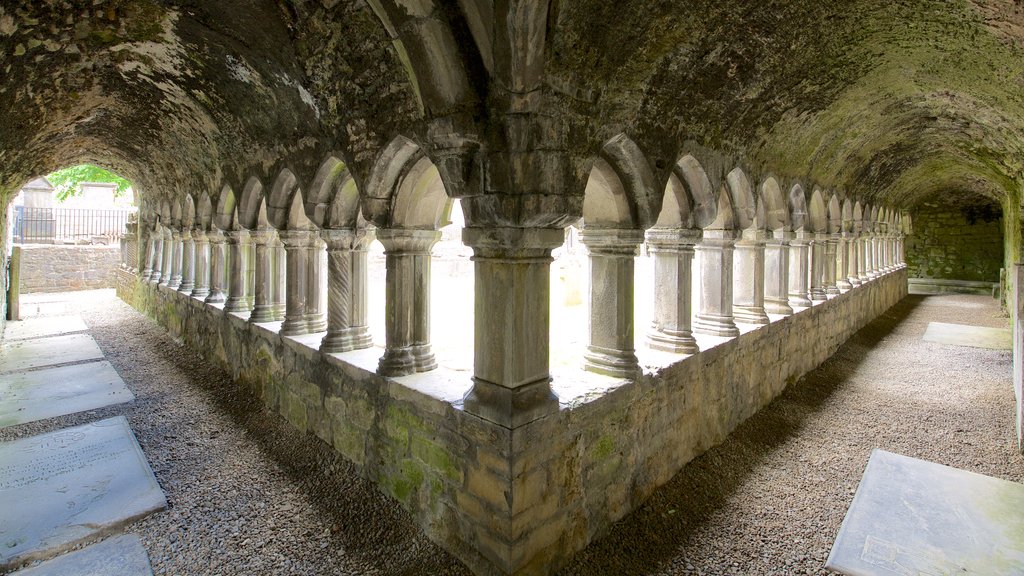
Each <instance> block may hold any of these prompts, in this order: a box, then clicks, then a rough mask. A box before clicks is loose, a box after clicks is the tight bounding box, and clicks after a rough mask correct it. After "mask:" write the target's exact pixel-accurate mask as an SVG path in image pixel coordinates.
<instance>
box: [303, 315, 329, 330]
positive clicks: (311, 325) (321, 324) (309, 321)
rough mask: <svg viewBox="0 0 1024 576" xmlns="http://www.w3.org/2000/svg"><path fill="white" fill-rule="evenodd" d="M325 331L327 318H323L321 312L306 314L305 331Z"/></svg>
mask: <svg viewBox="0 0 1024 576" xmlns="http://www.w3.org/2000/svg"><path fill="white" fill-rule="evenodd" d="M326 331H327V319H326V318H324V315H323V314H314V315H312V316H306V333H307V334H316V333H317V332H326Z"/></svg>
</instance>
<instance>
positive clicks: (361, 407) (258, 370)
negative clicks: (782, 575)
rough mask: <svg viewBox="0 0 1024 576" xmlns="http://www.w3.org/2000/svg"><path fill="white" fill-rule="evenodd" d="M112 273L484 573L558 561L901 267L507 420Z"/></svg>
mask: <svg viewBox="0 0 1024 576" xmlns="http://www.w3.org/2000/svg"><path fill="white" fill-rule="evenodd" d="M117 277H118V294H119V296H120V297H121V298H122V299H123V300H125V301H126V302H128V303H129V304H131V305H132V306H134V307H135V308H137V309H138V310H140V311H142V312H143V313H145V314H147V315H149V316H151V317H153V318H154V319H155V320H156V321H157V322H158V323H160V324H161V325H163V326H164V327H166V328H167V329H168V331H169V332H170V334H171V335H172V336H174V337H175V338H178V339H180V340H181V341H182V342H183V343H184V344H185V345H187V346H189V347H191V348H193V349H195V350H197V351H199V352H200V353H201V354H203V355H204V356H205V358H206V359H207V360H209V361H211V362H213V363H214V364H217V365H219V366H221V367H223V368H224V369H225V370H227V371H229V372H230V373H231V374H232V376H233V377H234V378H235V379H236V380H237V381H238V383H239V385H240V386H241V387H242V388H244V389H246V390H248V391H249V392H250V393H253V394H256V395H257V396H259V397H260V398H261V399H262V401H263V402H264V403H265V404H266V405H267V406H268V407H269V408H270V409H272V410H275V411H276V412H278V413H279V414H281V415H282V416H283V417H285V418H286V419H287V420H288V421H289V422H290V423H291V424H292V425H293V426H295V427H296V428H297V429H299V430H301V431H304V432H309V433H311V434H313V435H315V436H316V437H317V438H319V439H321V440H323V441H324V442H327V443H328V444H330V445H332V446H333V447H334V448H335V449H336V450H338V451H339V452H340V453H341V454H343V455H344V456H345V457H346V458H348V459H350V460H351V461H352V462H354V463H355V464H356V465H357V466H358V467H359V468H360V470H361V472H362V473H363V474H364V475H365V476H366V477H367V478H369V479H370V480H372V481H374V482H376V483H377V484H378V485H379V486H380V488H381V489H382V490H383V491H384V492H385V493H386V494H388V495H390V496H392V497H394V498H396V499H397V500H398V501H400V502H401V503H402V504H403V505H404V506H405V507H406V508H407V509H408V510H409V511H410V512H411V514H412V516H413V517H414V518H416V520H417V521H418V522H419V524H420V525H421V526H422V527H423V529H424V530H425V531H426V532H427V534H428V535H429V536H430V537H431V538H432V539H433V540H434V541H436V542H438V543H439V544H441V545H442V546H444V547H445V548H446V549H448V550H449V551H451V552H452V553H453V554H455V555H456V556H457V557H458V558H459V559H461V560H462V561H463V562H465V563H466V564H467V565H468V566H469V567H470V568H471V569H473V570H474V571H475V572H476V573H478V574H550V573H552V572H554V571H555V570H556V569H557V568H558V567H560V566H562V565H564V564H565V562H566V561H568V559H570V558H571V557H572V556H573V555H574V554H575V553H576V552H577V551H579V550H581V549H583V548H584V547H585V546H586V545H587V544H589V543H590V542H592V541H593V540H594V539H596V538H599V537H600V536H601V535H602V534H603V533H604V532H605V531H606V530H607V529H608V528H609V527H610V526H611V524H612V523H614V522H615V521H616V520H618V519H620V518H622V517H623V516H625V515H626V514H628V513H629V512H630V511H632V510H634V509H636V508H637V507H638V506H640V505H641V503H642V502H643V501H644V500H645V499H646V498H647V497H648V496H649V495H650V494H651V492H652V491H653V490H654V489H656V488H657V487H658V486H660V485H662V484H664V483H665V482H667V481H668V480H669V479H670V478H671V477H672V476H673V475H675V474H676V473H677V472H678V471H679V470H680V469H681V468H682V467H683V466H684V465H685V464H686V463H687V462H689V461H690V460H692V459H693V458H695V457H696V456H698V455H699V454H701V453H702V452H704V451H705V450H707V449H708V448H710V447H712V446H714V445H716V444H718V443H720V442H722V441H723V440H725V438H726V437H727V436H728V434H729V433H730V432H731V431H732V430H734V429H735V428H736V427H737V426H738V425H739V424H740V423H742V422H743V421H744V420H745V419H746V418H748V417H750V416H751V415H753V414H754V413H756V412H757V411H758V410H759V409H761V408H762V407H764V406H765V405H767V404H768V403H769V402H771V400H772V399H773V398H775V397H776V396H777V395H778V394H780V393H781V392H782V391H783V390H784V389H785V387H786V386H787V385H789V384H791V383H793V382H795V381H796V380H797V379H798V378H799V377H800V376H802V375H803V374H805V373H806V372H808V371H810V370H811V369H813V368H815V367H816V366H818V365H819V364H820V363H821V362H823V361H824V360H826V359H827V358H828V357H829V356H831V355H832V354H833V353H835V351H836V350H837V349H838V347H839V346H840V345H841V344H842V343H843V342H845V341H846V339H848V338H849V337H850V336H851V335H853V333H854V332H856V331H857V330H859V329H860V328H861V327H863V326H864V325H865V324H867V323H868V322H870V321H871V320H873V319H875V318H876V317H877V316H879V315H880V314H882V313H883V312H885V311H886V310H887V309H888V308H889V307H891V306H892V305H893V304H895V303H896V302H898V301H899V300H900V299H901V298H903V297H904V296H905V295H906V293H907V272H906V269H899V270H896V271H894V272H891V273H889V274H886V275H884V276H882V277H880V278H878V279H876V280H872V281H870V282H868V283H867V284H866V285H864V286H862V287H859V288H857V289H855V290H853V291H851V292H847V293H845V294H842V295H839V296H837V297H835V298H833V299H830V300H828V301H826V302H822V303H819V304H816V305H815V306H813V307H812V308H809V309H807V310H803V311H801V312H798V313H797V314H795V315H793V316H790V317H786V318H783V319H781V320H778V321H776V322H773V323H771V324H770V325H767V326H763V327H759V328H757V329H755V330H753V331H751V332H748V333H745V334H742V335H740V336H739V337H738V338H734V339H731V340H728V341H726V342H725V343H723V344H720V345H718V346H716V347H714V348H711V349H709V350H705V351H703V352H701V353H699V354H696V355H693V356H688V357H685V358H681V359H680V360H679V361H678V362H676V363H674V364H672V365H671V366H669V367H667V368H665V369H664V370H661V371H660V372H657V373H655V374H645V375H644V376H643V377H642V378H641V379H640V380H638V381H636V382H629V381H623V382H624V383H623V385H621V386H619V387H618V388H615V389H613V390H612V391H610V392H608V393H607V394H604V395H602V396H600V397H597V398H595V399H593V400H590V401H588V402H585V403H583V404H582V405H579V406H575V407H572V408H564V409H562V410H561V411H559V412H558V413H557V414H553V415H551V416H548V417H545V418H542V419H540V420H537V421H534V422H532V423H530V424H527V425H525V426H522V427H519V428H516V429H514V430H509V429H506V428H503V427H501V426H498V425H496V424H493V423H490V422H488V421H485V420H482V419H480V418H478V417H475V416H473V415H470V414H466V413H465V412H464V411H463V410H461V406H460V405H459V404H458V403H456V404H452V403H450V402H445V401H443V400H439V399H436V398H433V397H431V396H429V395H427V394H425V393H423V392H419V391H417V390H414V389H413V388H412V387H410V386H412V385H414V383H415V382H416V381H417V379H419V378H423V375H417V376H410V377H406V378H396V379H389V378H383V377H381V376H378V375H377V374H375V373H374V372H372V371H371V370H368V369H365V368H360V367H359V366H357V365H356V364H360V365H362V366H375V361H376V358H377V357H378V356H379V355H380V353H381V351H380V350H379V349H372V348H371V349H369V350H363V351H355V352H349V353H345V354H340V355H323V354H321V353H320V352H319V351H317V350H316V349H315V346H316V345H317V344H318V342H317V341H315V338H316V337H315V336H314V337H306V339H305V340H302V337H299V339H296V338H290V337H281V336H280V335H279V334H277V333H276V332H274V331H272V330H269V329H267V328H266V327H263V326H259V325H254V324H250V323H248V322H246V321H245V320H244V319H243V318H242V317H241V316H238V315H234V314H225V313H224V312H223V311H222V310H221V309H220V307H215V306H210V305H207V304H204V303H202V302H200V301H199V300H197V299H193V298H189V297H186V296H183V295H181V294H180V293H178V292H174V291H172V290H168V289H167V288H165V287H159V288H157V287H155V286H154V285H153V284H151V283H148V282H142V281H139V279H138V278H137V277H136V276H135V275H133V274H130V273H127V272H124V271H118V273H117ZM459 377H462V378H465V377H466V375H465V374H462V375H460V376H459ZM453 378H455V377H453ZM407 384H408V385H407Z"/></svg>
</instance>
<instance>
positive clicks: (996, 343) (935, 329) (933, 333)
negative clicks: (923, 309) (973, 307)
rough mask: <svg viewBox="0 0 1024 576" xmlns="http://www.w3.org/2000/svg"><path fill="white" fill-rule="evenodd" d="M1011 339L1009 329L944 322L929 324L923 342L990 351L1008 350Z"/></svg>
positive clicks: (1011, 335)
mask: <svg viewBox="0 0 1024 576" xmlns="http://www.w3.org/2000/svg"><path fill="white" fill-rule="evenodd" d="M1012 338H1013V334H1012V332H1011V331H1010V329H1009V328H987V327H985V326H967V325H964V324H946V323H945V322H929V323H928V329H927V330H925V332H924V340H925V341H927V342H938V343H939V344H953V345H956V346H973V347H974V348H991V349H992V350H1009V349H1010V345H1011V341H1012Z"/></svg>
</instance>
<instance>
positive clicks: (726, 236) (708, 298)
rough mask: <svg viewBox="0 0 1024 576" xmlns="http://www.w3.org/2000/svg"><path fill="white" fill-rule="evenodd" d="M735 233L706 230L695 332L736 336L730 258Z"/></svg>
mask: <svg viewBox="0 0 1024 576" xmlns="http://www.w3.org/2000/svg"><path fill="white" fill-rule="evenodd" d="M735 241H736V240H735V232H733V231H732V230H705V231H704V236H703V238H702V239H701V242H700V244H698V245H697V248H696V250H697V253H698V254H700V267H701V274H700V286H701V294H700V312H699V313H698V314H697V319H696V321H695V322H694V332H697V333H698V334H709V335H711V336H726V337H732V336H738V335H739V333H740V332H739V329H738V328H736V323H735V322H734V320H733V316H732V256H733V244H734V243H735Z"/></svg>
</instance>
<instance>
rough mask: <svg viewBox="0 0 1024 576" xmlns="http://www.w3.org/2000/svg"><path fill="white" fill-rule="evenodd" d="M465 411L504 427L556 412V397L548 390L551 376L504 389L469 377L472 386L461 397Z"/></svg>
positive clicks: (521, 423)
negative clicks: (463, 396)
mask: <svg viewBox="0 0 1024 576" xmlns="http://www.w3.org/2000/svg"><path fill="white" fill-rule="evenodd" d="M463 408H464V409H465V411H466V413H467V414H473V415H474V416H478V417H480V418H483V419H484V420H488V421H490V422H494V423H495V424H498V425H499V426H504V427H505V428H509V429H512V428H518V427H520V426H523V425H525V424H529V423H530V422H533V421H534V420H538V419H540V418H543V417H544V416H547V415H549V414H555V413H557V412H558V397H557V396H555V395H554V393H553V392H551V379H550V378H545V379H543V380H539V381H537V382H533V383H530V384H525V385H523V386H519V387H518V388H505V387H504V386H499V385H497V384H494V383H492V382H488V381H486V380H481V379H479V378H473V389H472V390H470V391H469V394H467V395H466V398H465V399H464V400H463Z"/></svg>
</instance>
